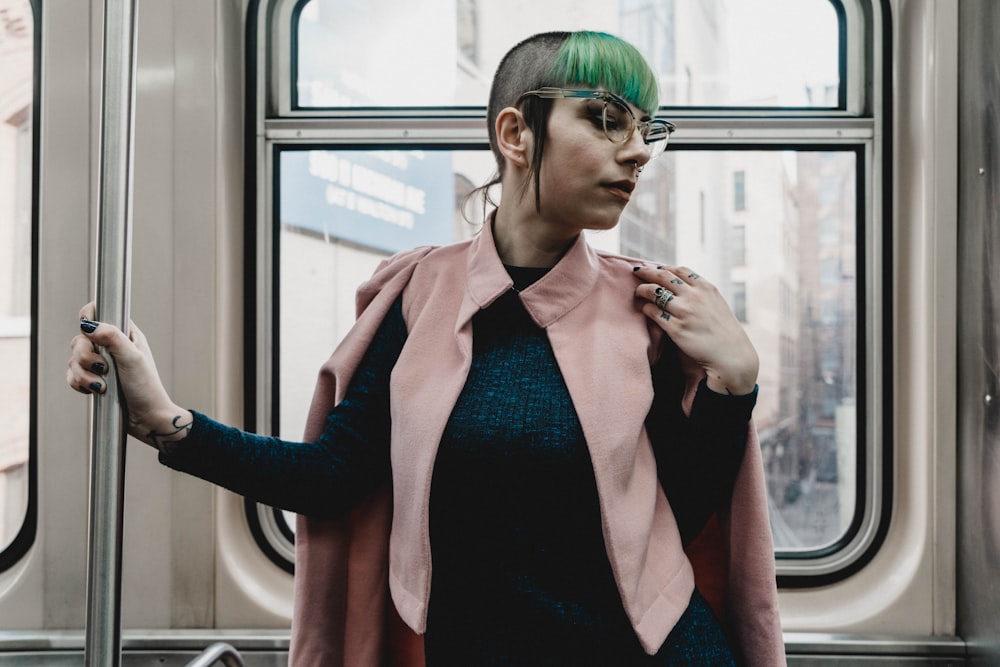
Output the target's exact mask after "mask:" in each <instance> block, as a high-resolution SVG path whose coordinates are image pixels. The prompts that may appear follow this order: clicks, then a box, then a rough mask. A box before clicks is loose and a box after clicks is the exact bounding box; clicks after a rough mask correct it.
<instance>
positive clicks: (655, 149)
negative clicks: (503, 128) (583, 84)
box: [514, 87, 677, 160]
mask: <svg viewBox="0 0 1000 667" xmlns="http://www.w3.org/2000/svg"><path fill="white" fill-rule="evenodd" d="M529 96H534V97H543V98H549V99H555V98H560V97H568V98H579V99H588V100H603V102H604V108H603V109H602V111H601V122H602V124H603V127H604V134H605V136H607V138H608V140H609V141H611V142H612V143H615V144H624V143H625V142H627V141H628V140H629V139H631V138H632V133H633V132H635V130H636V129H637V128H638V130H639V135H640V136H641V137H642V139H643V141H644V142H645V143H646V145H647V146H648V147H649V159H650V160H652V159H653V158H655V157H658V156H660V155H661V154H663V151H665V150H666V149H667V144H668V143H669V142H670V135H671V134H672V133H673V132H674V130H675V129H677V128H676V126H675V125H674V124H673V123H671V122H669V121H666V120H655V119H653V120H638V119H637V118H636V117H635V114H634V113H632V109H630V108H629V104H628V102H626V101H625V100H624V99H622V98H621V97H619V96H618V95H615V94H614V93H612V92H609V91H607V90H577V89H574V88H556V87H545V88H539V89H538V90H529V91H528V92H526V93H521V95H520V96H518V98H517V101H516V102H515V103H514V104H515V105H518V104H520V103H521V101H522V100H523V99H524V98H525V97H529Z"/></svg>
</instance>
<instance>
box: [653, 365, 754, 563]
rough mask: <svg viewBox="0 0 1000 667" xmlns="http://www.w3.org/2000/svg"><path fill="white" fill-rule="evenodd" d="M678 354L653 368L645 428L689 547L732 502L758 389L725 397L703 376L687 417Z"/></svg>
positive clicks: (664, 488)
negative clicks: (651, 397) (653, 395)
mask: <svg viewBox="0 0 1000 667" xmlns="http://www.w3.org/2000/svg"><path fill="white" fill-rule="evenodd" d="M676 354H677V352H676V350H675V349H673V348H668V349H667V350H665V351H664V356H665V360H664V361H663V362H662V363H660V364H659V365H657V367H655V368H654V369H653V388H654V391H655V397H654V399H653V406H652V409H651V410H650V413H649V417H648V418H647V419H646V431H647V433H648V434H649V437H650V440H651V441H652V443H653V450H654V452H655V454H656V466H657V473H658V475H659V478H660V484H661V485H662V486H663V490H664V492H665V493H666V496H667V499H668V500H669V501H670V507H671V509H673V512H674V517H675V518H676V519H677V525H678V528H679V529H680V533H681V539H682V541H683V543H684V544H685V545H687V544H688V543H690V542H691V541H692V540H693V539H694V538H695V537H697V536H698V533H700V532H701V530H702V528H704V526H705V524H706V522H707V521H708V520H709V518H710V517H711V516H712V514H714V513H715V512H717V511H719V510H721V509H723V508H724V507H725V506H726V505H727V504H728V503H729V499H730V497H731V496H732V490H733V484H734V482H735V480H736V474H737V472H738V471H739V468H740V464H741V463H742V461H743V452H744V450H745V447H746V437H747V428H748V423H749V421H750V415H751V413H752V412H753V408H754V405H755V404H756V402H757V388H756V387H754V390H753V392H751V393H749V394H746V395H744V396H726V395H723V394H718V393H716V392H714V391H712V390H711V389H709V388H708V385H707V384H706V383H705V381H704V380H702V381H701V383H700V384H699V385H698V389H697V391H696V393H695V396H694V401H693V402H692V405H691V414H690V416H688V415H685V414H684V411H683V409H682V407H681V400H682V398H683V392H684V376H683V374H682V373H681V372H680V368H679V364H677V362H676Z"/></svg>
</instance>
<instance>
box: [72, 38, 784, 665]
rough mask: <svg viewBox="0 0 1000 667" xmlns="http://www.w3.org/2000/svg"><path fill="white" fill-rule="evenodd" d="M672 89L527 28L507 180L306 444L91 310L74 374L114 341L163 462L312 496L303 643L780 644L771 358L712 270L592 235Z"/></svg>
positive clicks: (508, 137)
mask: <svg viewBox="0 0 1000 667" xmlns="http://www.w3.org/2000/svg"><path fill="white" fill-rule="evenodd" d="M657 108H658V103H657V84H656V79H655V76H654V74H653V72H652V71H651V70H650V68H649V67H648V65H647V64H646V63H645V61H644V60H643V59H642V57H641V56H640V55H639V53H638V52H637V51H636V50H635V49H634V48H633V47H632V46H630V45H629V44H627V43H626V42H624V41H622V40H620V39H618V38H615V37H612V36H610V35H606V34H603V33H593V32H578V33H562V32H560V33H544V34H540V35H535V36H534V37H531V38H529V39H527V40H525V41H523V42H521V43H520V44H518V45H517V46H515V47H514V48H513V49H511V51H510V52H509V53H508V54H507V55H506V56H505V57H504V59H503V60H502V61H501V63H500V65H499V67H498V69H497V73H496V76H495V78H494V82H493V87H492V90H491V95H490V103H489V109H488V122H489V131H490V144H491V147H492V149H493V152H494V155H495V156H496V159H497V177H496V179H495V180H494V182H493V183H491V184H488V185H486V186H483V188H482V191H483V193H484V196H485V190H486V188H487V187H489V186H490V185H494V184H499V185H500V186H501V189H502V193H503V196H502V199H501V201H500V203H499V204H498V205H497V206H496V209H495V210H494V211H493V212H492V213H491V214H490V215H489V216H488V217H487V220H486V223H485V225H484V227H483V230H482V231H481V232H480V234H479V235H478V236H477V237H476V238H475V239H473V240H472V241H468V242H463V243H458V244H454V245H449V246H443V247H434V248H430V247H425V248H418V249H415V250H412V251H408V252H404V253H400V254H399V255H397V256H395V257H393V258H390V259H389V260H387V261H386V262H384V263H383V265H382V266H381V267H380V268H379V269H378V270H377V271H376V273H375V275H374V276H373V277H372V278H371V279H370V280H369V281H368V282H367V283H366V284H365V285H363V286H362V287H361V289H360V290H359V295H358V303H359V317H358V321H357V323H356V325H355V327H354V328H353V329H352V331H351V333H350V334H349V335H348V336H347V338H346V339H345V341H344V342H343V343H342V344H341V345H340V346H339V347H338V349H337V350H336V351H335V352H334V354H333V356H332V357H331V358H330V360H329V361H328V362H327V363H326V364H325V365H324V367H323V369H322V370H321V373H320V379H319V382H318V385H317V389H316V394H315V396H314V400H313V405H312V408H311V411H310V417H309V420H308V424H307V428H306V436H305V441H304V442H302V443H291V442H283V441H280V440H278V439H276V438H265V437H260V436H255V435H252V434H247V433H243V432H240V431H238V430H236V429H232V428H229V427H225V426H223V425H221V424H218V423H217V422H214V421H212V420H211V419H209V418H207V417H205V416H203V415H200V414H198V413H196V412H193V411H189V410H185V409H183V408H181V407H179V406H177V405H176V404H174V402H173V401H172V400H171V399H170V397H169V396H168V395H167V393H166V392H165V391H164V389H163V387H162V384H161V383H160V381H159V378H158V376H157V375H156V371H155V365H154V363H153V359H152V355H151V353H150V351H149V349H148V346H147V345H146V342H145V340H144V338H143V336H142V334H141V332H139V330H138V329H137V328H134V327H133V329H132V332H133V333H132V340H131V341H130V340H128V339H127V338H126V337H125V336H124V335H123V334H122V333H121V332H120V331H118V330H117V329H115V328H114V327H111V326H109V325H106V324H98V323H95V322H93V321H91V318H92V317H93V312H94V310H93V306H92V305H89V306H87V307H85V308H84V310H83V311H82V316H83V320H82V323H81V329H82V331H83V334H81V335H80V336H77V337H76V338H75V339H74V341H73V357H72V358H71V360H70V364H69V371H68V373H67V380H68V382H69V384H70V386H72V387H74V388H76V389H78V390H80V391H83V392H84V393H89V392H102V391H104V390H105V388H106V385H105V383H104V381H103V378H102V373H103V372H104V371H105V369H106V368H107V364H106V362H105V360H104V358H103V357H102V356H101V355H100V353H99V352H97V351H95V345H96V346H102V347H104V348H105V349H107V350H108V352H110V353H111V354H112V355H114V357H115V360H116V362H117V368H118V373H119V376H120V379H119V382H120V385H121V387H122V391H123V392H124V395H125V400H126V403H127V405H128V414H129V432H130V433H131V434H132V435H134V436H135V437H137V438H139V439H140V440H143V441H144V442H146V443H148V444H151V445H153V446H155V447H157V449H158V450H159V451H160V459H161V461H162V462H163V463H165V464H166V465H169V466H171V467H174V468H177V469H179V470H183V471H186V472H189V473H192V474H195V475H198V476H200V477H203V478H205V479H209V480H210V481H213V482H215V483H218V484H221V485H223V486H226V487H227V488H230V489H233V490H235V491H237V492H239V493H242V494H244V495H249V496H251V497H254V498H256V499H258V500H261V501H263V502H267V503H270V504H273V505H277V506H279V507H283V508H286V509H290V510H293V511H296V512H299V513H300V515H301V516H300V519H299V525H298V530H297V533H296V534H297V547H296V548H297V554H296V574H297V576H296V593H295V595H296V600H295V620H294V622H293V642H292V657H291V660H292V662H293V663H294V664H296V665H299V664H302V665H304V664H316V665H330V664H346V665H352V666H353V665H377V664H386V662H388V661H391V662H392V663H393V664H408V665H413V664H422V663H423V662H424V661H426V663H427V664H429V665H432V666H436V665H519V666H520V665H564V664H565V665H676V664H685V665H686V664H691V665H729V664H735V660H736V659H737V658H738V659H740V660H744V661H746V662H747V663H748V664H760V665H776V664H783V663H784V654H783V648H782V644H781V634H780V625H779V620H778V615H777V604H776V591H775V587H774V569H773V554H772V550H771V549H772V547H771V542H770V532H769V527H768V523H767V514H766V505H765V502H764V491H763V478H762V471H761V465H760V455H759V452H758V451H757V449H756V439H755V435H754V432H753V429H752V426H750V425H749V420H750V413H751V411H752V408H753V404H754V402H755V399H756V378H757V370H758V360H757V354H756V352H755V351H754V349H753V346H752V345H751V344H750V342H749V340H748V339H747V337H746V335H745V333H744V332H743V329H742V328H741V327H740V325H739V323H738V322H737V321H736V319H735V317H734V316H733V315H732V313H731V311H730V310H729V308H728V307H727V306H726V304H725V302H724V300H723V299H722V297H721V296H720V294H719V293H718V291H717V290H716V289H715V288H714V287H713V286H712V285H711V284H710V283H709V282H708V281H707V280H705V279H704V278H702V277H700V276H699V275H698V274H697V273H695V272H694V271H692V270H690V269H687V268H684V267H661V266H652V265H646V264H644V263H637V262H636V261H634V260H629V259H627V258H623V257H619V256H615V255H610V254H605V253H598V252H596V251H594V250H593V249H592V248H590V247H589V246H588V245H587V242H586V239H585V238H584V235H583V234H582V232H583V230H585V229H610V228H612V227H614V226H615V225H616V224H617V223H618V220H619V217H620V216H621V213H622V210H623V209H624V207H625V205H626V204H627V203H628V201H629V199H630V196H631V194H632V191H633V189H634V187H635V185H636V180H637V178H638V177H639V173H640V172H641V171H642V169H643V167H644V166H645V165H646V163H647V162H648V161H649V160H650V159H652V158H653V157H655V156H656V155H657V154H659V153H660V152H662V149H663V148H664V147H665V145H666V143H667V138H668V137H669V134H670V132H671V131H672V129H673V128H672V126H671V125H670V124H668V123H665V122H663V121H656V120H653V119H652V118H651V114H652V113H653V112H654V111H655V110H656V109H657ZM486 199H487V201H488V200H489V198H488V197H486ZM717 512H719V514H720V517H721V519H722V520H721V522H719V521H716V520H715V519H712V518H711V517H712V516H713V515H715V514H716V513H717ZM706 526H708V529H705V527H706ZM713 531H714V532H713ZM699 535H701V536H700V537H699ZM706 535H715V536H716V537H717V538H718V540H717V541H716V542H714V543H712V541H711V540H710V539H709V537H706ZM696 538H697V539H696ZM705 544H710V545H712V546H710V547H709V548H708V555H709V556H710V557H711V558H709V559H706V558H705V557H704V555H702V556H695V555H694V554H695V553H696V552H699V553H700V552H704V551H705V547H704V545H705ZM685 549H687V550H688V553H689V554H691V558H689V557H688V554H686V553H685ZM699 550H700V551H699ZM692 561H694V565H693V566H692ZM709 561H711V562H714V563H715V566H714V567H706V566H704V565H703V563H704V562H709ZM432 564H433V567H432ZM720 564H721V565H720ZM696 573H697V574H696ZM720 582H721V585H720ZM696 583H697V585H698V588H703V589H705V591H706V596H709V597H711V598H712V603H713V606H714V607H715V608H716V611H715V612H713V611H712V609H710V608H709V605H708V604H707V603H706V601H705V599H704V598H703V597H702V595H701V594H700V593H699V590H698V588H696ZM720 590H721V591H722V592H723V593H724V594H725V595H726V596H727V599H725V600H723V599H722V598H721V594H720ZM390 599H391V602H390ZM400 621H401V622H400Z"/></svg>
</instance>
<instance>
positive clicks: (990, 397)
mask: <svg viewBox="0 0 1000 667" xmlns="http://www.w3.org/2000/svg"><path fill="white" fill-rule="evenodd" d="M983 400H985V401H986V405H989V404H990V403H992V402H993V397H992V396H990V395H989V394H986V397H985V398H984V399H983Z"/></svg>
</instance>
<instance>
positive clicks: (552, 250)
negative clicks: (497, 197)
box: [493, 200, 580, 268]
mask: <svg viewBox="0 0 1000 667" xmlns="http://www.w3.org/2000/svg"><path fill="white" fill-rule="evenodd" d="M532 201H534V200H532ZM579 235H580V232H579V231H578V230H574V231H573V232H572V233H569V234H567V233H563V234H559V233H556V232H554V230H553V229H552V225H550V224H548V223H546V221H545V220H543V219H542V218H541V217H540V216H538V215H519V214H518V212H517V211H513V210H511V209H510V208H506V209H505V208H504V206H503V205H501V206H500V208H498V209H497V211H496V214H495V215H494V218H493V242H494V243H495V244H496V248H497V254H499V255H500V259H501V261H503V263H504V264H507V265H509V266H528V267H539V268H551V267H553V266H555V265H556V262H558V261H559V259H560V258H561V257H562V256H563V254H564V253H565V252H566V250H567V249H569V247H570V246H571V245H573V242H574V241H575V240H576V238H577V237H578V236H579Z"/></svg>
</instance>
